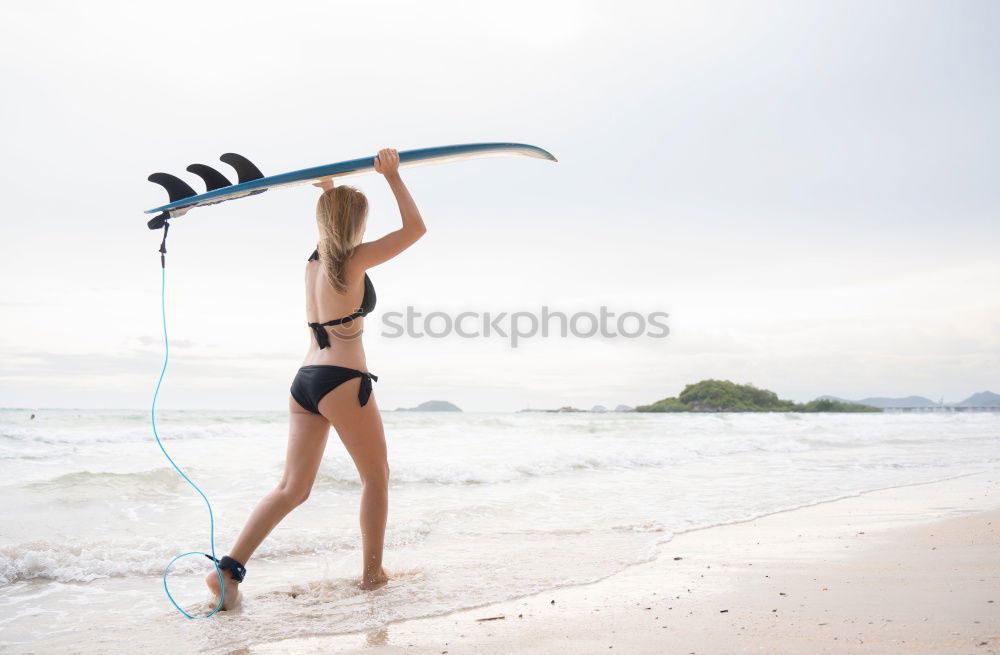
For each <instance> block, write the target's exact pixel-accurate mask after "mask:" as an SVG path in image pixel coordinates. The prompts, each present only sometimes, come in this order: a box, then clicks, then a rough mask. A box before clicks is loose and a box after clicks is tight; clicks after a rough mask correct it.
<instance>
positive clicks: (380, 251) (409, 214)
mask: <svg viewBox="0 0 1000 655" xmlns="http://www.w3.org/2000/svg"><path fill="white" fill-rule="evenodd" d="M375 170H376V171H378V172H379V173H381V174H382V175H383V176H385V180H386V182H388V183H389V188H390V189H392V194H393V195H394V196H396V203H397V204H398V205H399V214H400V216H401V217H402V219H403V226H402V227H401V228H399V229H398V230H396V231H394V232H390V233H389V234H387V235H385V236H384V237H382V238H381V239H376V240H374V241H368V242H366V243H362V244H361V245H359V246H358V247H357V248H355V249H354V254H353V255H352V256H351V260H352V263H353V264H355V265H357V266H360V267H361V268H364V269H369V268H371V267H373V266H378V265H379V264H381V263H383V262H386V261H388V260H390V259H392V258H393V257H395V256H396V255H398V254H399V253H401V252H403V251H404V250H406V249H407V248H409V247H410V246H412V245H413V244H414V243H416V241H417V239H419V238H420V237H422V236H423V235H424V233H426V232H427V227H426V226H425V225H424V219H423V218H421V216H420V210H418V209H417V203H415V202H414V201H413V197H412V196H411V195H410V192H409V190H408V189H407V188H406V185H405V184H403V178H401V177H400V176H399V153H398V152H396V150H395V149H394V148H383V149H381V150H379V151H378V156H377V157H376V158H375Z"/></svg>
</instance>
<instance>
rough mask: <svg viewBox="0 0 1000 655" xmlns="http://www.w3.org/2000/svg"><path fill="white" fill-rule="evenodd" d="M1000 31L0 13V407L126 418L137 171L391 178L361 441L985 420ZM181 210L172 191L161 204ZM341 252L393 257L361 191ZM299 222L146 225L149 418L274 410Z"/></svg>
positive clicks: (994, 370)
mask: <svg viewBox="0 0 1000 655" xmlns="http://www.w3.org/2000/svg"><path fill="white" fill-rule="evenodd" d="M998 33H1000V4H998V3H995V2H933V3H929V2H912V1H907V2H803V1H801V0H796V1H793V2H752V3H751V2H734V3H723V2H707V3H706V2H689V3H670V2H655V3H654V2H645V3H629V2H625V3H613V4H610V3H583V2H537V1H534V2H510V1H508V2H503V3H490V4H489V5H486V4H481V3H471V2H454V3H442V2H419V3H416V2H406V3H385V2H380V3H365V2H354V3H339V2H313V3H308V2H288V3H279V4H274V3H266V4H265V3H257V2H246V1H244V2H197V3H194V2H191V3H188V2H173V3H171V4H170V6H169V7H167V6H165V5H162V4H159V5H157V4H147V3H135V2H118V3H113V2H87V3H72V2H65V3H49V2H32V3H17V4H8V5H7V6H5V8H4V20H3V21H2V23H0V55H2V56H0V71H2V72H0V75H2V79H0V82H2V86H3V91H4V101H3V103H2V104H0V114H2V118H3V120H4V123H5V124H6V126H7V129H5V130H3V133H2V134H3V135H2V137H0V139H2V146H3V157H2V160H0V166H2V180H3V190H2V191H3V196H2V197H3V208H2V209H3V211H2V214H0V221H2V226H3V232H2V238H0V280H2V283H0V284H2V286H0V322H2V326H3V327H2V333H0V406H8V407H11V406H13V407H29V408H33V407H136V408H139V407H144V406H147V405H148V403H149V400H150V398H151V396H152V391H153V388H154V386H155V382H156V378H157V376H158V374H159V369H160V365H161V363H162V355H163V341H162V335H161V332H160V307H159V301H160V266H159V257H158V254H157V248H158V246H159V239H160V236H161V233H160V232H152V231H149V230H148V229H147V228H146V227H145V221H146V220H147V218H148V216H146V215H145V214H144V213H143V212H144V210H146V209H149V208H151V207H155V206H157V205H160V204H163V203H164V202H165V201H166V197H165V193H164V192H163V190H162V189H161V188H160V187H158V186H156V185H154V184H151V183H149V182H147V181H146V176H147V175H149V174H150V173H152V172H155V171H165V172H171V173H174V174H179V175H181V176H183V177H185V178H188V179H189V180H190V181H191V183H192V184H193V185H194V186H195V187H196V188H201V186H200V181H198V180H197V178H193V176H191V175H190V174H188V173H185V172H184V168H185V167H186V166H187V165H188V164H190V163H194V162H201V163H207V164H209V165H218V166H219V167H220V169H221V170H224V171H227V170H228V169H226V166H225V165H224V164H221V163H219V162H218V157H219V155H220V154H222V153H224V152H229V151H234V152H239V153H241V154H244V155H246V156H248V157H250V158H251V159H252V160H253V161H255V162H256V163H257V165H258V166H260V168H261V169H262V170H263V171H264V173H265V174H276V173H281V172H286V171H290V170H296V169H300V168H305V167H309V166H315V165H319V164H325V163H330V162H335V161H341V160H345V159H352V158H355V157H361V156H368V155H373V154H374V153H375V152H376V151H377V150H378V149H379V148H381V147H387V146H388V147H395V148H398V149H400V150H407V149H411V148H422V147H429V146H438V145H447V144H454V143H469V142H480V141H516V142H523V143H530V144H534V145H537V146H540V147H543V148H545V149H547V150H550V151H551V152H552V153H554V154H555V155H556V156H557V157H558V158H559V162H558V163H555V164H553V163H551V162H546V161H542V160H536V159H522V158H494V159H480V160H471V161H463V162H454V163H446V164H439V165H434V166H423V167H418V168H413V169H404V170H403V178H404V180H405V181H406V183H407V185H408V186H409V188H410V190H411V192H412V194H413V196H414V198H415V199H416V201H417V203H418V206H419V207H420V209H421V213H422V214H423V216H424V218H425V221H426V223H427V225H428V233H427V235H426V237H425V238H424V239H423V240H421V241H420V242H418V243H417V244H416V245H415V246H414V247H413V248H412V249H411V250H409V251H407V252H406V253H404V254H403V255H402V256H400V257H399V258H397V259H396V260H393V261H392V262H390V263H387V264H385V265H383V266H380V267H377V268H375V269H373V270H372V271H370V274H371V277H372V279H373V281H374V283H375V286H376V289H377V291H378V308H377V310H376V312H375V313H374V314H373V315H372V316H370V317H369V318H368V326H367V328H366V347H367V353H368V363H369V368H370V370H372V371H373V372H375V373H376V374H378V375H379V376H380V380H379V382H378V383H377V384H376V394H377V396H378V398H379V404H380V406H381V407H382V408H383V409H393V408H396V407H399V406H412V405H415V404H417V403H419V402H422V401H425V400H430V399H446V400H451V401H453V402H455V403H457V404H458V405H460V406H461V407H463V408H465V409H468V410H514V409H520V408H522V407H527V406H531V407H536V408H537V407H557V406H561V405H568V404H571V405H575V406H580V407H590V406H591V405H595V404H602V405H607V406H612V407H613V406H615V405H617V404H619V403H624V404H628V405H635V404H639V403H646V402H651V401H654V400H656V399H659V398H662V397H664V396H668V395H675V394H676V393H678V392H679V391H680V390H681V389H682V388H683V386H684V385H685V384H687V383H690V382H695V381H697V380H700V379H704V378H726V379H732V380H734V381H736V382H753V383H755V384H757V385H758V386H762V387H766V388H769V389H772V390H774V391H776V392H778V394H779V395H780V396H782V397H785V398H791V399H794V400H808V399H811V398H814V397H816V396H818V395H821V394H834V395H838V396H844V397H849V398H860V397H864V396H870V395H883V396H896V395H908V394H922V395H927V396H930V397H931V398H934V399H935V400H937V399H938V398H940V397H944V398H945V400H950V401H953V400H960V399H962V398H965V397H966V396H968V395H970V394H971V393H973V392H976V391H981V390H983V389H988V388H990V389H993V390H994V391H998V392H1000V378H998V377H997V375H998V371H1000V300H998V294H997V289H998V287H1000V259H998V257H997V247H998V245H1000V240H998V237H1000V226H998V214H1000V184H998V181H997V173H998V170H1000V155H998V152H1000V127H998V121H997V116H1000V45H998V44H1000V39H997V34H998ZM192 178H193V179H192ZM344 182H345V183H351V184H354V185H356V186H358V187H359V188H360V189H362V190H363V191H364V192H365V193H366V194H368V196H369V200H370V205H371V212H370V219H369V228H368V230H369V232H368V236H370V237H377V236H379V235H380V234H382V233H384V232H386V231H389V230H392V229H394V228H395V227H396V226H397V225H398V224H399V214H398V210H397V209H396V206H395V203H394V201H393V199H392V195H391V194H390V193H389V191H388V188H387V186H386V185H385V182H384V180H383V179H382V178H381V177H380V176H377V175H365V176H358V177H353V178H348V179H346V180H344ZM316 195H317V191H316V190H315V189H313V188H312V187H308V186H303V187H295V188H290V189H279V190H275V191H273V192H269V193H266V194H263V195H260V196H255V197H252V198H247V199H241V200H236V201H233V202H229V203H224V204H221V205H216V206H212V207H207V208H201V209H197V210H194V211H192V212H191V213H190V214H188V215H187V216H184V217H181V218H178V219H176V220H175V221H173V227H172V229H171V231H170V242H169V245H170V248H169V262H168V268H167V311H168V322H169V329H170V336H171V342H172V344H171V345H172V349H171V367H170V369H169V371H168V373H167V378H166V381H165V386H164V392H163V394H162V396H161V403H162V404H161V407H165V408H266V409H283V408H284V407H285V406H286V403H287V397H288V386H289V384H290V382H291V379H292V376H293V375H294V373H295V370H296V368H297V367H298V366H299V365H300V363H301V361H302V357H303V355H304V353H305V349H306V347H307V345H308V339H309V332H308V328H306V326H305V313H304V307H303V290H302V269H303V266H304V265H305V260H306V258H307V257H308V255H309V253H310V252H312V249H313V247H314V245H315V242H316V238H317V236H316V228H315V221H314V213H313V212H314V206H315V200H316ZM543 305H544V306H547V307H549V308H550V309H551V310H552V311H564V312H568V313H572V312H581V311H583V312H598V311H600V307H601V306H602V305H604V306H606V307H607V308H608V310H609V311H612V312H615V313H616V314H620V313H623V312H626V311H637V312H640V313H644V314H645V313H649V312H654V311H662V312H667V313H669V315H670V318H669V319H667V321H666V323H667V324H668V325H669V328H670V335H669V336H668V337H666V338H651V337H646V338H635V339H625V338H591V339H582V338H575V337H570V338H558V337H548V338H542V337H536V338H529V339H525V340H523V341H522V342H521V343H519V344H518V346H517V347H516V348H514V347H512V346H511V345H510V343H509V341H508V340H504V339H502V338H495V337H491V338H478V339H463V338H460V337H457V336H452V337H450V338H443V339H430V338H412V337H410V338H407V337H401V338H388V337H385V336H382V335H381V333H382V332H383V331H384V327H383V323H382V321H383V317H384V316H385V314H386V313H387V312H393V311H405V309H406V307H407V306H412V307H414V308H415V309H416V310H417V311H421V312H424V313H427V312H432V311H443V312H448V313H452V314H455V313H458V312H461V311H476V312H492V313H496V312H516V311H525V312H538V311H540V308H541V307H542V306H543Z"/></svg>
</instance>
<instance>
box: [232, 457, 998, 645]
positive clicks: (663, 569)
mask: <svg viewBox="0 0 1000 655" xmlns="http://www.w3.org/2000/svg"><path fill="white" fill-rule="evenodd" d="M500 556H502V555H500ZM488 557H489V555H488V554H484V558H486V559H488ZM608 651H614V652H625V653H690V654H700V653H761V652H766V653H859V652H865V653H935V654H939V653H983V654H985V653H996V652H1000V474H998V473H997V472H989V473H980V474H974V475H967V476H963V477H959V478H954V479H950V480H946V481H942V482H934V483H927V484H919V485H910V486H904V487H895V488H889V489H882V490H878V491H872V492H868V493H865V494H862V495H860V496H856V497H850V498H846V499H842V500H837V501H832V502H826V503H820V504H817V505H812V506H808V507H803V508H799V509H795V510H791V511H785V512H779V513H776V514H771V515H768V516H765V517H763V518H759V519H756V520H752V521H747V522H740V523H733V524H728V525H723V526H717V527H712V528H707V529H702V530H696V531H692V532H688V533H684V534H681V535H678V536H677V537H675V538H674V539H673V540H671V541H670V542H668V543H666V544H664V545H663V546H662V547H661V548H660V550H659V553H658V556H657V558H656V559H655V560H654V561H651V562H648V563H645V564H640V565H637V566H633V567H631V568H629V569H627V570H625V571H623V572H621V573H619V574H617V575H613V576H611V577H609V578H606V579H604V580H602V581H599V582H597V583H594V584H589V585H582V586H576V587H569V588H561V589H555V590H552V591H549V592H545V593H541V594H536V595H532V596H528V597H524V598H518V599H514V600H510V601H507V602H502V603H496V604H491V605H486V606H483V607H480V608H477V609H473V610H466V611H462V612H457V613H453V614H448V615H444V616H438V617H432V618H425V619H417V620H411V621H405V622H401V623H396V624H391V625H389V626H388V627H385V628H380V629H378V630H375V631H372V632H367V633H356V634H350V635H343V636H337V637H319V638H302V639H291V640H285V641H282V642H279V643H272V644H267V645H261V646H258V647H251V648H249V649H240V650H239V651H238V652H241V653H248V654H249V653H252V654H254V655H264V654H265V653H300V654H304V653H320V652H323V653H326V652H337V653H368V654H371V655H375V654H379V653H434V654H445V653H451V654H455V653H606V652H608Z"/></svg>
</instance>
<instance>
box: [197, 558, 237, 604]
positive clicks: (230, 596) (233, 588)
mask: <svg viewBox="0 0 1000 655" xmlns="http://www.w3.org/2000/svg"><path fill="white" fill-rule="evenodd" d="M222 580H223V581H224V582H225V585H226V597H225V598H224V599H223V602H222V607H220V608H219V609H221V610H233V609H236V608H237V607H239V606H240V601H241V600H242V596H241V594H240V583H239V582H236V581H235V580H233V576H232V574H230V573H229V571H223V572H222ZM205 584H207V585H208V588H209V590H210V591H211V592H212V595H213V596H215V603H216V604H218V602H219V595H220V594H221V593H222V591H221V590H220V589H219V574H218V573H217V572H216V571H215V569H214V568H213V569H212V570H211V571H210V572H209V574H208V576H207V577H206V578H205Z"/></svg>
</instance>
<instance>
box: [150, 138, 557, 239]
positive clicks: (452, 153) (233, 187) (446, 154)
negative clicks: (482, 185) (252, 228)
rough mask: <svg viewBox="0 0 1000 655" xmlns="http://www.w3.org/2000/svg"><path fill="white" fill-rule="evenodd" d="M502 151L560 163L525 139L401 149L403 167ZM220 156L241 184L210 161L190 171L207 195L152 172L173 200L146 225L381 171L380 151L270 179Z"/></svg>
mask: <svg viewBox="0 0 1000 655" xmlns="http://www.w3.org/2000/svg"><path fill="white" fill-rule="evenodd" d="M498 155H499V156H523V157H535V158H537V159H547V160H549V161H558V160H557V159H556V158H555V157H554V156H553V155H552V153H550V152H548V151H547V150H543V149H541V148H539V147H537V146H531V145H527V144H525V143H464V144H459V145H452V146H438V147H435V148H420V149H417V150H403V151H401V152H400V153H399V165H400V167H404V166H415V165H420V164H431V163H438V162H445V161H454V160H458V159H473V158H477V157H491V156H498ZM219 159H220V160H221V161H222V162H224V163H226V164H229V165H230V166H231V167H232V168H233V169H234V170H235V171H236V176H237V182H236V183H235V184H234V183H232V182H230V181H229V178H227V177H226V176H225V175H223V174H222V173H221V172H219V171H218V170H216V169H214V168H212V167H211V166H206V165H205V164H191V165H190V166H188V167H187V169H186V170H187V171H188V172H190V173H194V174H195V175H197V176H198V177H200V178H201V179H202V181H203V182H204V184H205V192H204V193H198V192H197V191H195V190H194V188H192V187H191V185H189V184H188V183H187V182H185V181H184V180H182V179H181V178H179V177H177V176H175V175H171V174H169V173H153V174H152V175H150V176H149V178H147V179H148V180H149V181H150V182H155V183H156V184H159V185H160V186H162V187H163V188H164V189H166V191H167V194H168V195H169V197H170V202H169V203H168V204H166V205H162V206H160V207H154V208H153V209H147V210H146V212H145V213H147V214H153V213H156V212H160V214H159V215H158V216H156V217H154V218H152V219H151V220H149V222H147V223H146V225H147V226H149V229H151V230H158V229H160V228H161V227H163V223H164V221H166V220H167V219H170V218H176V217H177V216H183V215H184V214H186V213H187V212H188V211H190V210H191V209H194V208H195V207H204V206H206V205H214V204H216V203H220V202H225V201H227V200H235V199H237V198H245V197H247V196H252V195H256V194H258V193H263V192H264V191H267V190H268V189H276V188H279V187H286V186H293V185H296V184H307V183H310V182H316V181H318V180H323V179H328V178H334V177H346V176H348V175H357V174H361V173H368V172H371V171H374V170H375V156H374V155H371V156H367V157H359V158H357V159H349V160H347V161H341V162H336V163H333V164H325V165H323V166H313V167H312V168H303V169H302V170H299V171H292V172H290V173H281V174H280V175H271V176H268V177H265V176H264V174H263V173H261V171H260V169H259V168H257V166H255V165H254V164H253V162H251V161H250V160H249V159H247V158H246V157H243V156H242V155H238V154H236V153H233V152H227V153H226V154H224V155H222V156H221V157H219Z"/></svg>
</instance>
